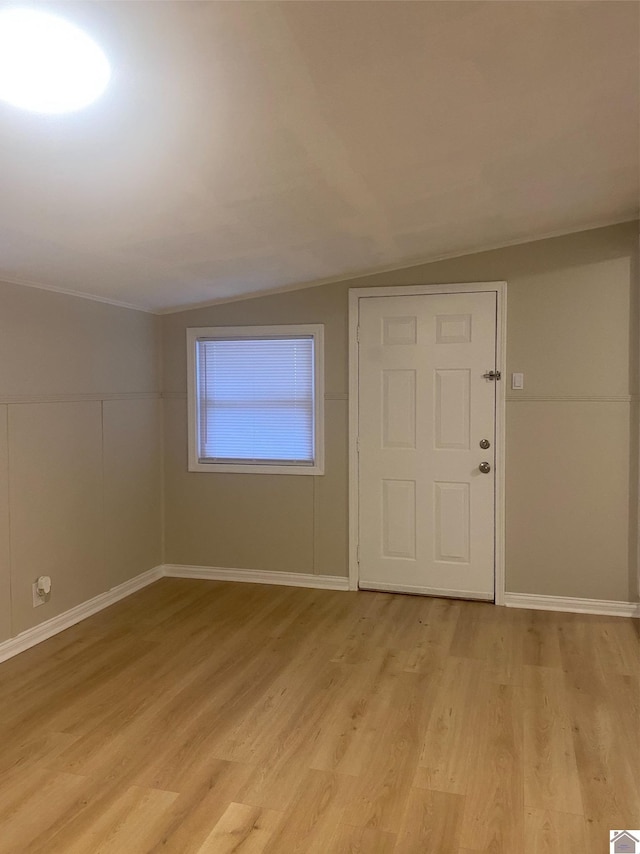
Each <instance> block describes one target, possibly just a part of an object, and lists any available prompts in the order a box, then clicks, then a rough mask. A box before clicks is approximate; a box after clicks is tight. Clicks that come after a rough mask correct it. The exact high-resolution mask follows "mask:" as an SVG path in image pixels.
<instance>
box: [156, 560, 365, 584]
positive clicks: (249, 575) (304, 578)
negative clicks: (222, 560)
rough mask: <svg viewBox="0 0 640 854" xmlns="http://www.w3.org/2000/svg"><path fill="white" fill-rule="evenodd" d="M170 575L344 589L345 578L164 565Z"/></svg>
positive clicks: (258, 570) (271, 571)
mask: <svg viewBox="0 0 640 854" xmlns="http://www.w3.org/2000/svg"><path fill="white" fill-rule="evenodd" d="M163 569H164V574H165V575H167V576H169V577H170V578H200V579H205V580H207V581H247V582H251V583H252V584H280V585H283V586H285V587H316V588H318V589H320V590H348V589H349V579H348V578H346V577H344V576H342V575H313V574H312V573H310V572H275V571H273V570H267V569H227V568H225V567H221V566H182V565H180V564H165V566H164V567H163Z"/></svg>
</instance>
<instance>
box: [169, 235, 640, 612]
mask: <svg viewBox="0 0 640 854" xmlns="http://www.w3.org/2000/svg"><path fill="white" fill-rule="evenodd" d="M637 251H638V231H637V224H627V225H623V226H615V227H610V228H605V229H598V230H594V231H590V232H583V233H581V234H576V235H570V236H567V237H562V238H555V239H551V240H545V241H538V242H535V243H530V244H522V245H519V246H515V247H510V248H507V249H501V250H496V251H493V252H485V253H481V254H477V255H470V256H466V257H463V258H457V259H453V260H448V261H441V262H437V263H433V264H428V265H423V266H419V267H413V268H411V269H406V270H398V271H394V272H392V273H384V274H377V275H374V276H367V277H362V278H359V279H356V280H351V281H347V282H339V283H336V284H331V285H325V286H322V287H317V288H312V289H307V290H300V291H292V292H289V293H284V294H279V295H272V296H267V297H261V298H256V299H251V300H244V301H237V302H233V303H227V304H222V305H218V306H212V307H209V308H203V309H196V310H192V311H187V312H181V313H179V314H174V315H168V316H166V317H165V318H164V319H163V325H164V334H163V349H164V357H163V362H164V391H165V397H166V400H165V430H166V437H165V438H166V455H165V490H166V529H165V535H166V555H165V557H166V561H167V562H168V563H177V564H194V565H198V564H199V565H205V566H223V567H242V568H249V569H277V570H288V571H297V572H315V573H321V574H332V575H346V573H347V407H348V400H347V390H348V384H347V378H348V361H347V343H348V342H347V294H348V289H349V287H371V286H388V285H402V284H429V283H445V282H469V281H493V280H503V279H504V280H506V281H507V282H508V335H507V339H508V340H507V361H508V372H511V371H523V372H524V373H525V390H524V391H523V392H519V393H518V392H511V391H509V392H508V404H507V441H508V452H507V589H508V590H509V591H513V592H529V593H539V594H547V595H561V596H578V597H587V598H589V597H590V598H602V599H614V600H628V599H636V598H637V592H638V591H637V562H636V553H637V548H636V532H635V531H636V517H637V481H638V477H637V453H636V448H637V443H638V430H637V416H636V410H637V404H636V402H635V401H637V390H638V370H637V368H638V326H637V314H638V309H637ZM271 323H274V324H278V323H324V324H325V336H326V377H325V387H326V398H327V400H326V436H327V448H326V451H327V453H326V475H325V476H323V477H295V476H288V477H287V476H267V475H247V474H207V473H189V472H187V462H186V460H187V437H186V364H185V329H186V328H187V327H189V326H207V325H217V324H219V325H234V324H271ZM632 395H633V398H632Z"/></svg>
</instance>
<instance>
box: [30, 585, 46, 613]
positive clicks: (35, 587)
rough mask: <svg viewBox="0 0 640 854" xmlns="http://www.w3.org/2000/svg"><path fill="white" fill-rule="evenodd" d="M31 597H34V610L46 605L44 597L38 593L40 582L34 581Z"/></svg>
mask: <svg viewBox="0 0 640 854" xmlns="http://www.w3.org/2000/svg"><path fill="white" fill-rule="evenodd" d="M31 595H32V597H33V607H34V608H37V607H38V606H39V605H44V603H45V602H46V599H45V597H44V595H42V596H41V595H40V594H39V593H38V582H37V581H34V582H33V584H32V585H31Z"/></svg>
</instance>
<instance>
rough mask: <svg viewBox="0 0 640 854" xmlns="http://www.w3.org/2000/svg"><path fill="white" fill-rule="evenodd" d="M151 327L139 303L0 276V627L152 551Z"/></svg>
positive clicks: (99, 582)
mask: <svg viewBox="0 0 640 854" xmlns="http://www.w3.org/2000/svg"><path fill="white" fill-rule="evenodd" d="M159 334H160V324H159V320H158V318H156V317H153V316H151V315H148V314H144V313H142V312H137V311H129V310H127V309H122V308H116V307H113V306H109V305H105V304H102V303H98V302H92V301H89V300H84V299H78V298H76V297H70V296H65V295H62V294H54V293H49V292H46V291H41V290H36V289H31V288H24V287H18V286H15V285H8V284H3V283H0V640H1V639H5V638H8V637H10V636H13V635H16V634H18V633H20V632H21V631H24V630H25V629H27V628H29V627H31V626H33V625H35V624H37V623H40V622H42V621H43V620H46V619H49V618H51V617H53V616H55V615H57V614H59V613H61V612H62V611H65V610H67V609H68V608H71V607H73V606H74V605H77V604H79V603H81V602H83V601H85V600H87V599H90V598H91V597H93V596H95V595H97V594H98V593H101V592H104V591H106V590H109V589H110V588H111V587H114V586H116V585H117V584H120V583H121V582H122V581H124V580H126V579H127V578H131V577H133V576H135V575H138V574H139V573H141V572H144V571H145V570H147V569H150V568H151V567H153V566H156V565H158V564H159V563H161V542H162V531H161V524H162V516H161V466H162V458H161V454H162V442H161V417H160V412H161V404H162V401H161V400H160V392H161V377H160V368H159V350H160V340H159ZM41 574H46V575H51V578H52V581H53V590H52V594H51V598H50V601H49V602H47V603H46V604H45V605H43V606H41V607H39V608H35V609H34V608H33V606H32V602H31V584H32V582H33V581H34V580H35V579H36V578H37V576H38V575H41Z"/></svg>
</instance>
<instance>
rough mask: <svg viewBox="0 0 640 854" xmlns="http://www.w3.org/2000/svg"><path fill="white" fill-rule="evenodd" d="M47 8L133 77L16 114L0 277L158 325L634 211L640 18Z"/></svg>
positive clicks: (3, 117)
mask: <svg viewBox="0 0 640 854" xmlns="http://www.w3.org/2000/svg"><path fill="white" fill-rule="evenodd" d="M47 8H48V9H50V10H51V9H52V8H53V9H54V10H57V11H59V12H60V13H62V14H64V15H65V16H66V17H67V18H68V19H70V20H73V21H76V22H77V23H79V24H81V25H82V26H84V27H85V29H86V30H88V31H89V32H90V33H91V34H92V35H93V36H94V37H95V38H96V40H98V41H99V42H100V44H101V45H102V46H103V48H104V49H105V50H106V52H107V53H108V55H109V56H110V58H111V60H112V64H113V66H114V70H115V74H114V78H113V81H112V85H111V87H110V89H109V91H108V93H107V94H106V95H105V96H103V98H102V99H101V100H100V101H99V102H98V103H96V104H95V105H94V106H93V107H91V108H89V109H88V110H86V111H84V112H82V113H78V114H76V115H71V116H66V117H43V116H34V115H27V114H23V113H20V112H19V111H17V110H15V109H14V108H11V107H8V106H4V105H0V145H1V149H0V198H1V199H2V203H1V205H0V279H6V280H11V281H19V282H23V283H31V284H36V285H41V286H46V287H51V288H54V289H64V290H67V291H74V292H80V293H84V294H87V295H92V296H96V297H100V298H104V299H107V300H112V301H120V302H123V303H127V304H132V305H136V306H141V307H144V308H147V309H150V310H153V311H162V310H170V309H174V308H177V307H179V306H187V305H193V304H197V303H202V302H207V301H214V300H216V299H223V298H229V297H233V296H237V295H243V294H247V293H254V292H257V291H261V290H271V289H276V288H281V287H285V286H290V285H295V284H304V283H309V282H315V281H320V280H325V279H327V278H332V277H341V276H344V277H346V276H349V275H354V274H356V273H361V272H366V271H368V270H373V269H381V268H390V267H393V266H403V265H408V264H410V263H412V262H416V263H417V262H419V261H422V260H428V259H430V258H434V257H438V256H442V255H448V254H451V255H453V254H462V253H464V252H466V251H471V250H475V249H479V248H487V247H492V246H496V245H501V244H506V243H509V242H515V241H519V240H522V241H526V240H532V239H535V238H536V237H539V236H546V235H548V234H552V233H553V234H555V233H562V232H569V231H574V230H577V229H579V228H581V227H585V228H587V227H590V226H594V225H599V224H607V223H610V222H618V221H622V220H625V219H632V218H634V217H635V216H637V214H638V198H639V180H638V171H639V169H638V156H639V106H638V104H639V80H638V61H639V46H638V41H639V40H638V18H639V12H640V6H639V5H638V4H637V3H635V2H573V1H572V0H571V1H570V2H553V3H551V2H547V3H545V2H526V0H525V2H518V3H515V2H512V3H506V2H505V3H500V2H478V3H473V2H472V3H466V2H442V3H440V2H422V3H419V2H386V3H382V2H335V3H332V2H313V0H312V2H299V3H263V2H257V3H252V2H244V3H242V2H238V3H218V2H204V3H200V2H164V3H151V2H145V3H130V2H119V3H115V2H108V3H84V2H82V3H76V2H72V3H63V4H60V3H48V4H47Z"/></svg>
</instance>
